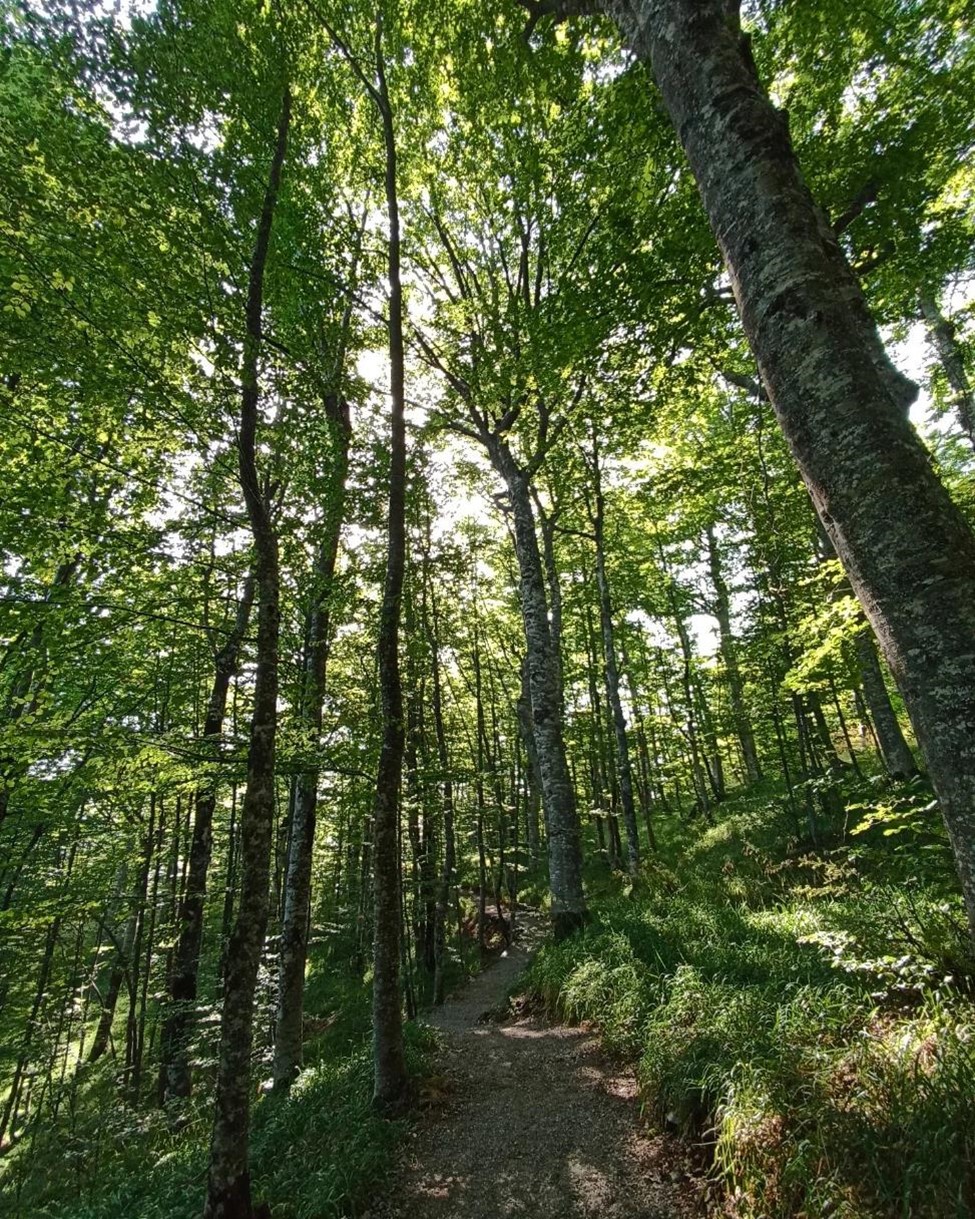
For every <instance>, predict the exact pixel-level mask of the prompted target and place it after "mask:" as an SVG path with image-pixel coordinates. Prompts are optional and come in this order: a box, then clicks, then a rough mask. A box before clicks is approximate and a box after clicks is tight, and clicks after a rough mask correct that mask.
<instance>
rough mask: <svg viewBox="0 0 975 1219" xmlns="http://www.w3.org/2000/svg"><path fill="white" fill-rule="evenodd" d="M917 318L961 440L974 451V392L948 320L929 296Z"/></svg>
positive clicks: (923, 302) (925, 297) (956, 339)
mask: <svg viewBox="0 0 975 1219" xmlns="http://www.w3.org/2000/svg"><path fill="white" fill-rule="evenodd" d="M921 316H922V317H923V318H924V321H925V323H926V324H927V327H928V339H929V341H930V343H931V346H932V347H933V348H934V352H935V355H937V357H938V360H939V362H940V363H941V367H942V369H943V370H944V374H945V380H946V381H947V382H948V386H949V388H950V389H951V395H952V396H951V406H952V408H953V409H954V411H955V414H956V415H957V416H958V422H959V424H960V425H961V430H962V431H963V432H964V433H965V439H966V440H967V441H968V443H969V444H970V445H971V446H972V447H973V448H975V390H973V388H972V383H971V381H970V380H969V377H968V370H967V369H966V368H965V359H964V356H963V355H962V350H961V347H960V346H959V343H958V338H957V336H956V334H955V327H954V324H953V323H952V322H949V321H948V319H947V318H946V317H945V315H944V314H943V313H942V312H941V310H940V309H939V308H938V305H937V303H936V302H935V300H934V299H933V298H932V297H930V296H922V297H921Z"/></svg>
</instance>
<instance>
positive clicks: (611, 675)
mask: <svg viewBox="0 0 975 1219" xmlns="http://www.w3.org/2000/svg"><path fill="white" fill-rule="evenodd" d="M592 447H593V451H592V457H593V465H592V470H593V478H594V488H593V491H594V495H593V499H594V506H593V513H592V518H591V519H592V527H593V532H594V536H595V543H596V586H597V588H598V589H599V624H600V627H601V629H602V636H603V659H604V663H605V668H604V675H605V681H606V702H607V705H608V707H609V713H610V718H611V719H612V722H613V736H614V739H615V741H616V777H617V782H618V783H619V790H620V804H622V806H623V824H624V825H625V826H626V845H627V863H628V866H629V871H630V874H631V875H635V874H636V873H637V871H638V870H639V867H640V836H639V833H638V832H637V824H636V804H635V802H634V799H633V770H632V767H631V766H630V747H629V742H628V741H627V739H626V719H625V717H624V715H623V703H622V700H621V699H620V673H619V665H618V663H617V660H616V638H615V629H614V627H613V605H612V599H611V597H610V591H609V578H608V576H607V575H606V550H605V532H606V502H605V498H604V496H603V488H602V479H601V475H600V470H599V450H598V445H597V439H596V434H595V432H593V446H592Z"/></svg>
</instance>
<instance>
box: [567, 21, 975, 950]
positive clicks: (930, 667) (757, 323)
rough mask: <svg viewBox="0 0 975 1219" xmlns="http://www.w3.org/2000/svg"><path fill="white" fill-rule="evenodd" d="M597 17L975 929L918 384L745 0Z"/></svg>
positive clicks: (941, 564) (967, 730)
mask: <svg viewBox="0 0 975 1219" xmlns="http://www.w3.org/2000/svg"><path fill="white" fill-rule="evenodd" d="M593 7H594V6H593V5H592V4H591V3H589V2H588V0H583V2H582V3H581V4H578V5H574V4H572V3H571V2H569V3H565V4H561V3H560V4H557V5H553V8H554V9H555V10H556V11H558V12H561V13H564V14H568V13H570V12H572V11H573V10H574V9H575V10H576V11H578V10H580V9H582V10H585V11H592V10H593ZM599 7H600V9H601V11H603V12H605V13H606V14H607V15H609V16H610V17H613V18H614V19H615V20H616V21H617V23H618V24H619V26H620V29H621V31H622V33H623V35H624V37H625V39H626V40H627V42H628V43H629V45H630V46H631V47H632V49H633V50H634V52H635V53H636V54H637V55H638V56H639V57H640V58H643V59H646V60H649V62H650V64H651V67H652V70H653V74H654V77H655V79H656V82H657V85H658V86H659V88H660V91H661V93H662V95H663V101H664V105H665V107H666V109H667V111H668V113H669V115H670V118H671V121H672V123H673V125H674V128H675V130H676V132H677V134H678V137H679V138H680V141H681V143H682V145H683V147H684V151H685V153H686V154H687V158H688V161H689V162H690V165H691V169H692V171H693V173H694V176H695V178H696V180H697V184H698V188H699V190H700V193H701V197H702V199H703V202H704V207H705V210H706V212H707V214H708V217H709V219H710V222H711V227H712V229H713V230H714V233H715V236H716V237H717V240H718V244H719V246H720V247H721V251H722V254H723V256H724V260H725V264H726V266H727V268H728V271H729V274H730V276H731V282H732V285H733V288H734V292H735V297H736V300H737V303H738V308H739V311H740V313H741V318H742V323H743V325H744V328H745V332H746V334H747V335H748V339H749V341H750V343H751V346H752V350H753V351H754V353H755V356H756V358H757V360H758V364H759V368H760V369H761V373H762V380H763V382H764V384H765V387H766V390H767V391H768V395H769V398H770V400H771V402H772V405H773V407H774V408H775V413H776V415H777V417H778V419H779V422H780V424H781V426H782V429H783V431H784V433H785V436H786V438H787V440H788V443H789V446H790V448H791V450H792V452H793V455H794V456H795V458H796V461H797V462H798V465H799V468H800V471H801V473H802V476H803V479H804V480H805V483H806V486H807V487H808V488H809V492H810V495H811V496H812V499H813V502H814V504H815V505H816V509H817V511H818V512H819V515H820V517H821V518H822V520H823V523H824V525H825V526H826V529H827V530H828V532H829V534H830V536H831V537H832V539H833V543H834V545H835V546H836V550H837V553H838V554H839V556H840V559H841V561H842V563H843V565H844V567H845V568H846V571H847V573H848V575H849V577H850V580H851V582H852V584H853V587H854V590H855V591H856V594H857V596H858V597H859V598H860V601H861V603H862V604H863V606H864V609H865V611H866V613H867V616H868V618H869V619H870V622H871V625H872V626H873V628H874V630H875V632H876V634H877V637H878V639H879V641H880V644H881V647H882V648H883V651H884V655H885V657H886V659H887V661H888V664H889V665H890V668H891V670H892V672H893V674H894V677H895V679H896V680H897V684H898V686H899V687H900V689H901V691H902V692H903V695H904V700H905V703H906V704H907V708H908V711H909V713H910V716H911V720H912V722H913V723H914V725H915V728H916V730H917V734H918V740H919V743H920V745H921V749H922V751H923V753H924V756H925V759H926V761H927V764H928V770H929V773H930V775H931V779H932V782H933V783H934V786H935V789H936V791H937V793H938V796H939V800H940V804H941V811H942V815H943V816H944V820H945V824H946V826H947V829H948V834H949V837H950V839H951V843H952V847H953V850H954V855H955V861H956V864H957V866H958V872H959V876H960V879H961V885H962V890H963V893H964V898H965V905H966V911H967V914H968V920H969V924H970V927H971V931H972V934H973V936H975V536H973V534H972V531H971V529H970V527H969V526H968V524H967V522H966V521H965V519H964V517H963V516H962V514H961V512H960V511H959V509H958V508H957V506H956V505H955V504H954V503H952V501H951V498H950V497H949V495H948V493H947V491H946V490H945V489H944V487H943V486H942V485H941V483H940V482H939V480H938V478H937V476H936V475H935V473H934V471H933V469H932V466H931V461H930V458H929V457H928V454H927V452H926V451H925V449H924V446H923V445H922V443H921V441H920V439H919V438H918V436H917V434H916V432H915V431H914V429H913V428H912V427H911V425H910V423H909V422H908V419H907V417H906V408H907V406H908V404H909V402H910V401H911V400H912V398H913V393H914V388H913V386H911V385H910V383H909V382H907V381H906V378H903V377H902V376H900V374H898V373H897V372H896V370H895V369H894V368H893V366H892V365H891V364H890V362H889V360H888V358H887V356H886V353H885V352H884V349H883V344H882V343H881V340H880V336H879V333H878V331H877V328H876V324H875V323H874V321H873V318H872V317H871V316H870V312H869V310H868V308H867V305H866V301H865V299H864V297H863V293H862V291H861V288H860V285H859V282H858V280H857V278H856V276H855V275H854V273H853V271H852V270H851V268H850V266H849V264H848V263H847V261H846V258H845V257H844V255H843V252H842V250H841V248H840V246H839V244H838V242H837V239H836V236H835V234H834V233H833V231H832V229H831V228H830V226H829V223H828V222H827V219H826V217H825V216H824V214H823V212H822V211H821V210H820V209H819V208H818V207H817V206H816V204H815V203H814V201H813V199H812V197H811V195H810V193H809V190H808V188H807V186H806V184H805V182H804V180H803V178H802V175H801V173H800V170H799V167H798V164H797V161H796V157H795V153H794V151H793V148H792V144H791V142H790V139H789V132H788V124H787V121H786V116H785V115H784V114H783V113H781V112H780V111H778V110H776V108H775V107H774V106H773V105H772V103H771V102H770V101H769V98H768V95H767V93H766V92H765V90H764V88H763V87H762V85H761V83H760V81H759V79H758V76H757V73H756V71H755V66H754V62H753V60H752V57H751V53H750V50H749V44H748V39H747V38H745V37H743V35H742V32H741V29H740V26H739V22H738V4H737V3H736V2H735V0H601V3H600V5H599Z"/></svg>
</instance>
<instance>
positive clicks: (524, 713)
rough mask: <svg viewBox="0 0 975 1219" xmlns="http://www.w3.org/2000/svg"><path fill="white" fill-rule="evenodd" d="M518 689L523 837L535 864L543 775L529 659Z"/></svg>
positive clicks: (523, 666) (524, 665)
mask: <svg viewBox="0 0 975 1219" xmlns="http://www.w3.org/2000/svg"><path fill="white" fill-rule="evenodd" d="M520 677H521V689H520V691H519V694H518V704H517V708H516V710H517V714H518V733H519V735H520V737H521V742H522V744H523V745H524V747H525V788H526V810H525V813H526V819H527V821H526V836H527V838H528V853H529V856H530V857H531V861H532V863H533V864H535V863H537V862H538V840H539V825H538V813H539V806H540V804H541V798H542V797H541V793H542V772H541V769H540V767H539V765H538V747H537V745H536V744H535V728H534V723H533V720H532V695H531V675H530V672H529V667H528V655H527V653H526V654H525V656H523V657H522V661H521V666H520Z"/></svg>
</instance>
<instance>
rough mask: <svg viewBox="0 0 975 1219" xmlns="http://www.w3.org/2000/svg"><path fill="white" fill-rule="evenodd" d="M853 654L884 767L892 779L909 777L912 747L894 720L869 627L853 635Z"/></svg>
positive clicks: (913, 767) (913, 769)
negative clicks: (855, 635) (854, 651)
mask: <svg viewBox="0 0 975 1219" xmlns="http://www.w3.org/2000/svg"><path fill="white" fill-rule="evenodd" d="M856 654H857V668H858V669H859V672H860V680H861V681H862V682H863V695H864V698H865V699H866V702H867V707H868V708H869V710H870V718H871V720H872V721H873V728H874V732H875V734H876V738H877V745H878V746H879V748H880V756H881V757H882V758H883V760H884V767H885V768H886V770H887V773H888V774H889V775H890V776H891V777H892V778H894V779H910V778H911V776H912V775H916V774H917V763H916V762H915V761H914V755H913V754H912V753H911V747H910V746H909V745H908V743H907V741H906V740H905V739H904V733H903V732H902V731H901V726H900V724H899V723H898V721H897V712H896V711H895V710H894V707H893V704H892V703H891V701H890V695H889V694H888V693H887V683H886V682H885V681H884V675H883V671H882V669H881V668H880V657H879V656H878V655H877V649H876V647H875V645H874V642H873V635H872V634H871V631H870V628H869V627H864V629H863V630H862V631H861V632H860V633H859V634H858V635H857V637H856Z"/></svg>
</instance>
